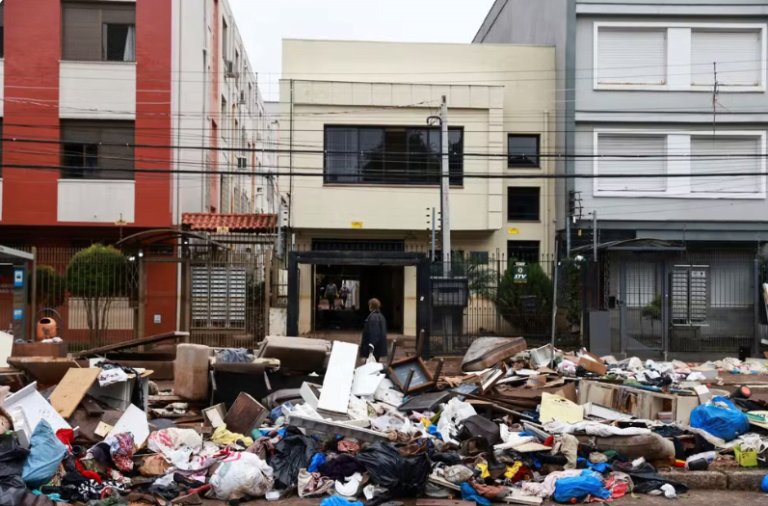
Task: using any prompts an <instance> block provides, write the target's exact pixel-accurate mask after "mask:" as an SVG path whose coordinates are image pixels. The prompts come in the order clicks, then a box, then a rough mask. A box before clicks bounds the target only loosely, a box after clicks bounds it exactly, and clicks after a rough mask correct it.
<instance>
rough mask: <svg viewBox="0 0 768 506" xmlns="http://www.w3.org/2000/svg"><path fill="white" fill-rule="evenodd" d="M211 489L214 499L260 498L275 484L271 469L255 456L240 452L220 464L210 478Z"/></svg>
mask: <svg viewBox="0 0 768 506" xmlns="http://www.w3.org/2000/svg"><path fill="white" fill-rule="evenodd" d="M210 484H211V488H212V489H213V493H214V494H215V495H216V499H219V500H222V501H226V500H229V499H242V498H243V497H245V496H251V497H262V496H264V495H266V493H267V492H268V491H270V490H271V489H272V487H273V486H274V484H275V481H274V479H273V472H272V468H271V467H269V466H268V465H267V463H266V462H264V461H263V460H261V459H260V458H259V457H258V456H257V455H254V454H253V453H248V452H240V453H236V454H234V455H233V456H232V457H230V458H228V459H226V460H225V461H224V462H222V463H221V466H219V468H218V469H216V472H215V473H213V476H211V481H210Z"/></svg>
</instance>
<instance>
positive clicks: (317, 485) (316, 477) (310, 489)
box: [297, 469, 335, 499]
mask: <svg viewBox="0 0 768 506" xmlns="http://www.w3.org/2000/svg"><path fill="white" fill-rule="evenodd" d="M334 483H335V482H334V481H333V480H332V479H330V478H328V477H326V476H322V475H321V474H320V473H310V472H308V471H307V470H306V469H302V470H301V471H299V478H298V483H297V485H298V487H297V489H298V493H299V497H300V498H301V499H304V498H306V497H318V496H321V495H325V493H326V492H328V491H329V490H330V489H331V488H333V486H334Z"/></svg>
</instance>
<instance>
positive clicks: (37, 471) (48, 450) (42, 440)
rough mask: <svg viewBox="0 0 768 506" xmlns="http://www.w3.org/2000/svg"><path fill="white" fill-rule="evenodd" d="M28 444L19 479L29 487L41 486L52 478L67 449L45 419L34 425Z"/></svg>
mask: <svg viewBox="0 0 768 506" xmlns="http://www.w3.org/2000/svg"><path fill="white" fill-rule="evenodd" d="M29 445H30V452H29V457H27V460H26V462H24V469H23V470H22V472H21V479H22V480H24V482H25V483H26V484H27V486H28V487H29V488H30V489H34V488H39V487H42V486H43V485H45V484H46V483H48V481H50V479H51V478H53V475H54V474H56V470H57V469H58V468H59V464H61V461H62V460H64V457H66V456H67V453H68V451H69V450H67V447H66V446H64V443H62V442H61V441H59V440H58V438H57V437H56V434H54V433H53V429H52V428H51V426H50V425H49V424H48V422H46V421H45V420H42V421H41V422H40V423H38V424H37V427H35V430H34V432H32V437H31V438H29Z"/></svg>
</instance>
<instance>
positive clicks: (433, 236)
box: [429, 207, 435, 262]
mask: <svg viewBox="0 0 768 506" xmlns="http://www.w3.org/2000/svg"><path fill="white" fill-rule="evenodd" d="M429 260H430V261H431V262H434V261H435V208H434V207H433V208H432V254H431V255H430V256H429Z"/></svg>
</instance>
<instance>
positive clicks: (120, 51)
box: [102, 23, 136, 62]
mask: <svg viewBox="0 0 768 506" xmlns="http://www.w3.org/2000/svg"><path fill="white" fill-rule="evenodd" d="M102 30H103V32H102V37H103V46H102V59H103V60H104V61H129V62H130V61H136V28H135V26H133V25H127V24H122V23H104V24H103V25H102Z"/></svg>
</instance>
